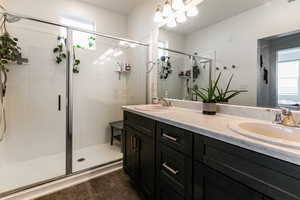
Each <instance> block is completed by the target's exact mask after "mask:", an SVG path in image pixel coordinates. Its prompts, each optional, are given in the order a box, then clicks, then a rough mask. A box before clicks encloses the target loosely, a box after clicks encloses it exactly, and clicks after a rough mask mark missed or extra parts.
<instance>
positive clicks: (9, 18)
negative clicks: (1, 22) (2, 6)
mask: <svg viewBox="0 0 300 200" xmlns="http://www.w3.org/2000/svg"><path fill="white" fill-rule="evenodd" d="M20 20H21V18H20V17H18V16H16V15H11V14H6V21H7V22H8V23H15V22H18V21H20Z"/></svg>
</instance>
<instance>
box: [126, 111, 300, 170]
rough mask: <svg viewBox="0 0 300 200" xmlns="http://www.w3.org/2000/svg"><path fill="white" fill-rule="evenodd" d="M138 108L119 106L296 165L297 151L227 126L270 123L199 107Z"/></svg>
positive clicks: (299, 161)
mask: <svg viewBox="0 0 300 200" xmlns="http://www.w3.org/2000/svg"><path fill="white" fill-rule="evenodd" d="M138 107H139V105H133V106H123V107H122V108H123V109H124V110H126V111H129V112H133V113H136V114H139V115H141V116H144V117H148V118H151V119H153V120H156V121H160V122H163V123H166V124H170V125H173V126H176V127H178V128H182V129H186V130H188V131H191V132H194V133H198V134H201V135H204V136H207V137H211V138H214V139H217V140H221V141H224V142H226V143H229V144H233V145H236V146H239V147H242V148H245V149H248V150H252V151H255V152H258V153H262V154H265V155H268V156H271V157H274V158H277V159H281V160H284V161H287V162H290V163H294V164H297V165H300V150H298V149H292V148H288V147H282V146H277V145H273V144H269V143H264V142H262V141H259V140H255V139H251V138H248V137H245V136H242V135H240V134H238V133H236V132H234V131H232V130H231V129H229V128H228V124H229V122H230V123H235V122H236V123H239V122H242V121H247V122H264V123H270V122H267V121H262V120H255V119H252V118H244V117H238V116H233V115H225V114H219V113H218V114H217V115H215V116H209V115H203V114H202V111H200V110H193V109H185V108H180V107H171V108H168V109H166V110H159V111H158V110H156V111H155V110H153V111H143V110H140V109H138Z"/></svg>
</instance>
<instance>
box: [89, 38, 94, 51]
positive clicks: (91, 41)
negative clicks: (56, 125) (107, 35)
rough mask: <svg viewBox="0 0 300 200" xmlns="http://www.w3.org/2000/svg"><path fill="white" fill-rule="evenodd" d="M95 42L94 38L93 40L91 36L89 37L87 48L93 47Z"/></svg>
mask: <svg viewBox="0 0 300 200" xmlns="http://www.w3.org/2000/svg"><path fill="white" fill-rule="evenodd" d="M95 41H96V38H95V37H92V36H91V37H89V48H92V47H94V45H95Z"/></svg>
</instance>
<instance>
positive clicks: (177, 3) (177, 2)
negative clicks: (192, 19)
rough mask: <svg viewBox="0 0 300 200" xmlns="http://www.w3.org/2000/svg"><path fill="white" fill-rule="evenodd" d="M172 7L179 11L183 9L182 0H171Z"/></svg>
mask: <svg viewBox="0 0 300 200" xmlns="http://www.w3.org/2000/svg"><path fill="white" fill-rule="evenodd" d="M172 8H173V9H174V10H181V11H183V10H184V3H183V0H173V1H172Z"/></svg>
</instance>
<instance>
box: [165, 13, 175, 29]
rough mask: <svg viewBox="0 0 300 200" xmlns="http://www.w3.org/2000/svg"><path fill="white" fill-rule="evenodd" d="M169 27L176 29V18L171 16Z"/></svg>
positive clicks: (168, 22)
mask: <svg viewBox="0 0 300 200" xmlns="http://www.w3.org/2000/svg"><path fill="white" fill-rule="evenodd" d="M167 26H168V27H169V28H174V27H176V26H177V23H176V20H175V16H170V17H169V18H168V21H167Z"/></svg>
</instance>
